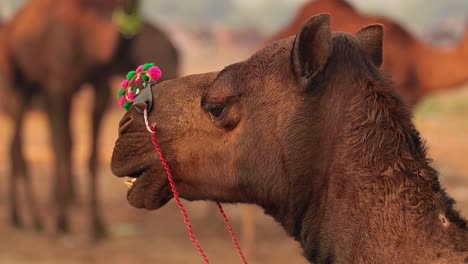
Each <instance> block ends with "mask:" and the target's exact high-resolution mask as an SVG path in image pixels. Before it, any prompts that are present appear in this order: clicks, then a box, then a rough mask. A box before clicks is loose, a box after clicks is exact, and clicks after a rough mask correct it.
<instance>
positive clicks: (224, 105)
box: [201, 96, 240, 130]
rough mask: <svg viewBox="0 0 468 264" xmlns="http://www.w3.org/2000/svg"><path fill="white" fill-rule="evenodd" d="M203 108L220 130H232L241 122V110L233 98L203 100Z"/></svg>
mask: <svg viewBox="0 0 468 264" xmlns="http://www.w3.org/2000/svg"><path fill="white" fill-rule="evenodd" d="M201 108H202V109H203V110H204V111H205V112H207V113H208V115H209V116H210V118H211V121H213V123H214V124H215V125H216V126H217V127H219V128H224V129H227V130H232V129H234V128H235V127H236V125H237V123H238V122H239V120H240V115H239V109H238V106H237V104H236V100H235V97H233V96H230V97H224V98H221V99H218V98H216V99H213V98H210V99H209V100H207V99H206V98H202V101H201Z"/></svg>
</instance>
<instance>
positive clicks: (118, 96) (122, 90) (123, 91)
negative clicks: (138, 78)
mask: <svg viewBox="0 0 468 264" xmlns="http://www.w3.org/2000/svg"><path fill="white" fill-rule="evenodd" d="M124 93H125V89H120V90H119V93H118V94H117V99H118V98H120V97H121V96H122V95H124Z"/></svg>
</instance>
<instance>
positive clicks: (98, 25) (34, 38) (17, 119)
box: [0, 0, 178, 238]
mask: <svg viewBox="0 0 468 264" xmlns="http://www.w3.org/2000/svg"><path fill="white" fill-rule="evenodd" d="M129 2H134V1H129ZM124 3H126V2H124ZM117 4H118V3H117V2H116V1H97V0H96V1H92V0H67V1H61V2H60V3H58V4H57V3H55V1H50V0H34V1H30V2H28V3H27V4H26V5H25V6H24V8H23V9H22V10H20V12H18V14H17V15H16V16H15V17H14V18H13V19H12V20H11V21H10V22H9V23H8V24H7V26H6V28H5V29H3V32H2V33H1V34H3V36H2V44H1V49H2V54H3V56H2V59H1V61H0V67H1V68H0V75H1V78H2V79H1V81H2V83H0V85H1V88H2V89H4V93H5V94H8V98H9V99H8V100H5V101H4V102H3V103H4V109H5V111H6V112H7V113H8V114H9V115H10V116H11V117H12V119H13V123H14V124H15V129H14V133H13V134H14V135H13V139H12V141H11V153H10V155H11V180H10V197H11V201H10V202H11V205H10V208H11V212H10V216H11V222H12V224H13V225H15V226H20V225H21V221H20V217H19V214H18V205H17V182H18V180H20V179H24V181H25V184H26V194H27V197H28V202H27V203H28V205H29V206H30V207H31V211H32V214H33V218H34V223H35V226H36V228H37V229H40V228H41V226H42V224H41V222H40V219H39V216H38V212H37V211H38V209H37V207H36V205H35V198H34V193H33V190H32V188H31V184H30V181H29V173H28V170H27V166H26V162H25V160H24V153H23V150H22V149H23V147H22V140H21V134H22V123H23V119H24V114H25V112H26V111H27V110H28V108H29V106H30V103H31V100H32V98H33V97H35V96H39V97H42V98H43V99H44V101H45V106H46V109H47V114H48V117H49V121H50V128H51V132H52V137H51V138H52V143H53V144H52V145H53V147H54V154H55V170H54V181H55V188H54V190H53V193H54V197H55V200H56V202H57V206H58V210H57V211H58V215H57V228H58V231H59V232H67V231H68V230H69V226H68V219H67V218H68V217H67V214H68V213H67V211H68V209H69V205H70V204H71V201H72V200H73V199H74V198H75V193H76V190H75V187H74V184H73V177H72V162H71V149H72V141H71V134H70V133H71V131H70V107H71V102H72V97H73V95H74V94H75V93H76V92H77V91H78V90H79V88H80V87H81V86H82V84H83V83H84V82H89V83H91V84H92V85H93V87H94V88H95V89H94V103H93V118H92V145H91V155H90V160H89V169H90V176H91V180H90V190H91V191H90V193H91V197H90V200H91V219H92V226H93V235H94V237H96V238H99V237H102V235H103V234H104V228H103V224H102V221H101V219H100V216H99V207H98V197H97V183H96V180H97V179H96V177H97V158H98V157H97V153H98V151H97V145H98V142H97V140H98V135H99V129H100V123H101V121H102V117H103V114H104V112H105V110H106V107H107V105H108V102H109V98H110V87H109V78H110V77H111V76H112V75H113V74H115V73H121V72H122V71H124V69H123V68H124V67H125V71H126V70H127V67H129V66H130V67H131V65H132V64H138V63H142V62H144V60H145V59H148V60H155V61H159V62H160V63H161V66H162V67H165V69H167V72H166V75H165V78H166V79H167V78H173V77H175V76H176V74H177V67H178V54H177V51H176V49H175V48H174V46H173V45H172V43H171V42H170V40H169V39H168V38H167V36H166V35H165V34H164V33H163V32H162V31H161V30H159V29H157V28H155V27H152V26H150V25H148V24H144V25H143V27H142V29H141V32H142V33H144V35H137V36H135V37H133V38H123V37H122V36H119V34H118V30H117V28H116V26H115V25H114V23H113V21H112V12H113V10H114V9H115V7H116V6H117ZM52 11H53V12H52ZM51 13H52V14H53V15H50V14H51ZM44 14H47V16H46V17H45V16H44ZM158 49H159V50H158ZM114 60H115V62H114Z"/></svg>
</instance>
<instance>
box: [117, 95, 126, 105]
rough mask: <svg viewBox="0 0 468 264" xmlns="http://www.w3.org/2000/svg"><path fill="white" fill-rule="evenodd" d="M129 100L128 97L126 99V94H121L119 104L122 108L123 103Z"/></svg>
mask: <svg viewBox="0 0 468 264" xmlns="http://www.w3.org/2000/svg"><path fill="white" fill-rule="evenodd" d="M126 101H127V99H125V95H122V96H120V98H119V106H120V108H123V104H124V103H125V102H126Z"/></svg>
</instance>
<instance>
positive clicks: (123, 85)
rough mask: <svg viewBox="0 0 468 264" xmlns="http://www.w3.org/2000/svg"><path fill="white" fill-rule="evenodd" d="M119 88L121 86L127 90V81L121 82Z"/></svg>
mask: <svg viewBox="0 0 468 264" xmlns="http://www.w3.org/2000/svg"><path fill="white" fill-rule="evenodd" d="M120 86H121V87H122V88H127V86H128V80H123V81H122V82H121V83H120Z"/></svg>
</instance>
